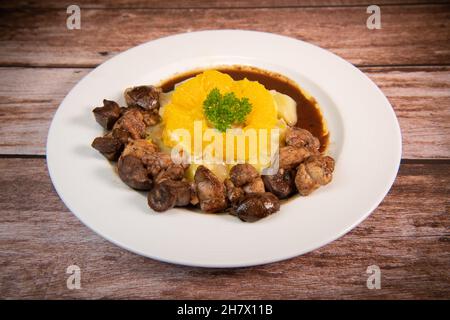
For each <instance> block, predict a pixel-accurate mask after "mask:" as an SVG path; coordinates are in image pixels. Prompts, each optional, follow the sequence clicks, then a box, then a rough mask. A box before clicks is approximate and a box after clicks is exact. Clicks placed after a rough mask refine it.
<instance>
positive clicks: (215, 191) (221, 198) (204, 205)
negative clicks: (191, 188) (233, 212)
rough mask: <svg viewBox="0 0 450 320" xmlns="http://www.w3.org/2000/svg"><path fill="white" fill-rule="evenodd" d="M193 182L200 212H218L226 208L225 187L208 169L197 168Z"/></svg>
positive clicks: (203, 167)
mask: <svg viewBox="0 0 450 320" xmlns="http://www.w3.org/2000/svg"><path fill="white" fill-rule="evenodd" d="M194 181H195V184H196V191H197V196H198V199H199V201H200V208H201V209H202V211H205V212H218V211H223V210H224V209H225V208H226V207H227V201H226V198H225V186H224V184H223V183H222V182H220V180H219V179H218V178H217V177H216V176H215V175H214V174H213V173H212V172H211V171H210V170H209V169H208V168H206V167H205V166H199V167H198V168H197V171H196V172H195V175H194Z"/></svg>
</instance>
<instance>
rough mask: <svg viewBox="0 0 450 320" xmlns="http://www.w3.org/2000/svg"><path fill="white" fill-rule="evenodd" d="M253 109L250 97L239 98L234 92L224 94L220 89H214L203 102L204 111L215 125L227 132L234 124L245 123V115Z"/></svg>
mask: <svg viewBox="0 0 450 320" xmlns="http://www.w3.org/2000/svg"><path fill="white" fill-rule="evenodd" d="M250 111H252V104H251V103H250V101H249V100H248V98H241V99H238V98H237V97H236V95H235V94H234V92H228V93H225V94H224V95H222V94H221V93H220V91H219V89H217V88H214V89H212V90H211V91H210V92H209V94H208V96H207V97H206V99H205V101H204V102H203V112H204V113H205V116H206V118H207V119H208V120H209V122H211V123H212V124H213V125H214V127H215V128H216V129H217V130H219V131H221V132H225V131H226V130H227V129H228V128H231V126H232V125H233V124H241V123H244V121H245V117H246V116H247V115H248V114H249V113H250Z"/></svg>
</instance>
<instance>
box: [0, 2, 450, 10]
mask: <svg viewBox="0 0 450 320" xmlns="http://www.w3.org/2000/svg"><path fill="white" fill-rule="evenodd" d="M445 2H446V0H434V1H433V3H445ZM76 3H77V5H79V6H80V8H91V9H92V8H100V9H104V8H108V9H111V8H133V9H143V8H174V9H176V8H177V9H180V8H284V7H322V6H366V7H367V6H368V4H367V0H172V1H166V0H96V1H93V0H78V1H77V2H76ZM71 4H73V1H72V2H71V1H58V0H41V1H33V0H18V1H3V2H2V3H0V8H13V9H17V8H67V7H68V6H69V5H71ZM376 4H377V5H379V6H381V5H395V4H402V5H406V4H408V5H411V4H430V1H426V0H378V1H377V2H376Z"/></svg>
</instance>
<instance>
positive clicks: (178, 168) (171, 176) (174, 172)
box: [155, 164, 186, 183]
mask: <svg viewBox="0 0 450 320" xmlns="http://www.w3.org/2000/svg"><path fill="white" fill-rule="evenodd" d="M185 171H186V169H185V167H184V166H183V165H181V164H172V165H170V166H169V167H168V168H167V169H164V170H161V171H160V172H159V173H158V174H157V175H156V178H155V183H160V182H162V181H165V180H181V179H183V178H184V172H185Z"/></svg>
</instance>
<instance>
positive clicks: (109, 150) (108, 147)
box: [92, 135, 123, 161]
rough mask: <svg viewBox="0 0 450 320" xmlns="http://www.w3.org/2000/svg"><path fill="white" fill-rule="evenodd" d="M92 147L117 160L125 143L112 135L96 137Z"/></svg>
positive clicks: (108, 157)
mask: <svg viewBox="0 0 450 320" xmlns="http://www.w3.org/2000/svg"><path fill="white" fill-rule="evenodd" d="M92 147H93V148H94V149H97V150H98V151H100V153H101V154H102V155H104V156H105V157H106V158H107V159H108V160H111V161H116V160H117V159H118V158H119V156H120V153H121V152H122V150H123V144H122V143H121V142H120V140H118V139H116V138H114V137H112V136H111V135H106V136H104V137H97V138H95V139H94V141H93V142H92Z"/></svg>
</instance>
